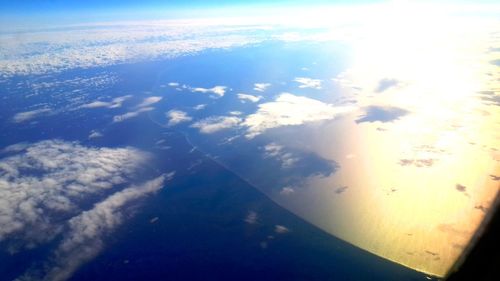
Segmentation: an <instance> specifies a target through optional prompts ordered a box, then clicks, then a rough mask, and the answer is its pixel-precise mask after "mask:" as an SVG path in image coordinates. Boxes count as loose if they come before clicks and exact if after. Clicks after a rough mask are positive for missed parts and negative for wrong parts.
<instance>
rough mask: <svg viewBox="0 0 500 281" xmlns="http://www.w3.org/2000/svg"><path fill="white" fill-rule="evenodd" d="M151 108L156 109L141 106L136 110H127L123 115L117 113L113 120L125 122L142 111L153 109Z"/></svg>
mask: <svg viewBox="0 0 500 281" xmlns="http://www.w3.org/2000/svg"><path fill="white" fill-rule="evenodd" d="M151 110H154V108H153V107H140V108H139V109H137V110H135V111H131V112H127V113H125V114H122V115H115V116H113V122H114V123H119V122H123V121H125V120H127V119H130V118H134V117H137V116H139V115H140V114H141V113H144V112H148V111H151Z"/></svg>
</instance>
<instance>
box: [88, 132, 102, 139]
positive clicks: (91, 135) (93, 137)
mask: <svg viewBox="0 0 500 281" xmlns="http://www.w3.org/2000/svg"><path fill="white" fill-rule="evenodd" d="M100 137H102V133H100V132H98V131H95V130H92V131H91V132H90V134H89V136H88V138H89V139H95V138H100Z"/></svg>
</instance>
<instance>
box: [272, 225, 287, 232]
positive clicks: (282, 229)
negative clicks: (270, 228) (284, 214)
mask: <svg viewBox="0 0 500 281" xmlns="http://www.w3.org/2000/svg"><path fill="white" fill-rule="evenodd" d="M274 232H276V233H278V234H285V233H288V232H290V229H288V228H287V227H286V226H283V225H279V224H277V225H275V226H274Z"/></svg>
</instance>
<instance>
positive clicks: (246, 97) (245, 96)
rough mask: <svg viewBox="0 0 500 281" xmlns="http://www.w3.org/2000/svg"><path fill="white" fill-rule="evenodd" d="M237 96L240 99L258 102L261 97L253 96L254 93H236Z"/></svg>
mask: <svg viewBox="0 0 500 281" xmlns="http://www.w3.org/2000/svg"><path fill="white" fill-rule="evenodd" d="M238 98H239V99H240V100H241V101H242V102H245V101H251V102H258V101H260V100H261V99H262V96H254V95H248V94H242V93H240V94H238Z"/></svg>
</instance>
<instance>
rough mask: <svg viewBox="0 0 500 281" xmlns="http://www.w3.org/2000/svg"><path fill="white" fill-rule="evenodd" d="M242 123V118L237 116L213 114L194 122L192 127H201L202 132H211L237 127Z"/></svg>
mask: <svg viewBox="0 0 500 281" xmlns="http://www.w3.org/2000/svg"><path fill="white" fill-rule="evenodd" d="M240 123H241V118H238V117H235V116H212V117H208V118H205V119H203V120H200V121H198V122H196V123H194V124H193V125H191V127H193V128H198V129H200V132H201V133H204V134H211V133H215V132H218V131H220V130H224V129H230V128H233V127H236V126H238V124H240Z"/></svg>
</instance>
